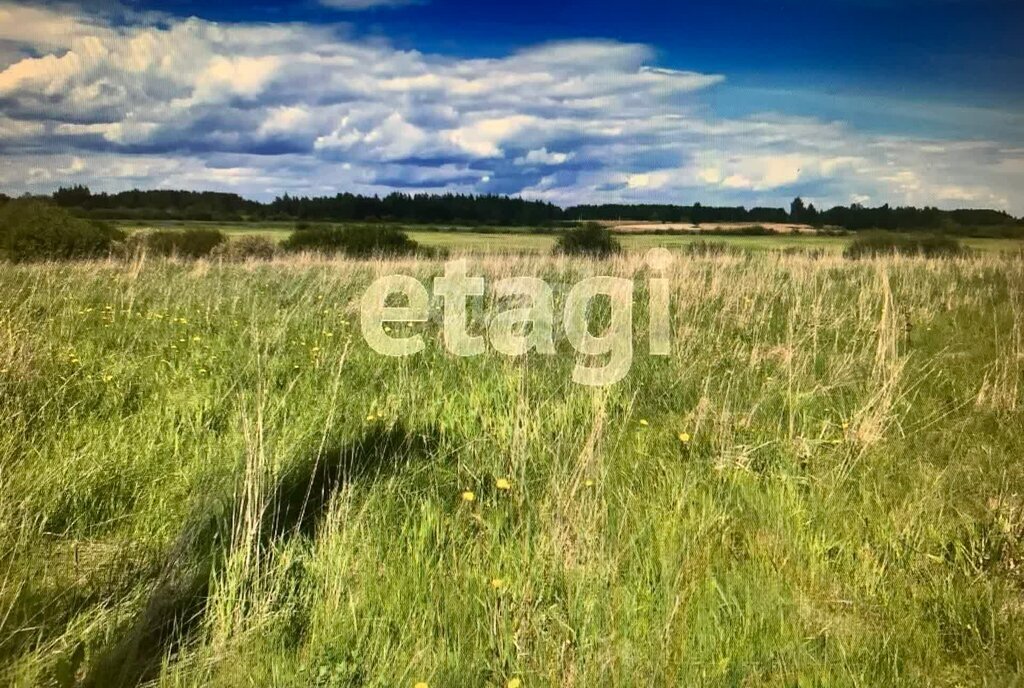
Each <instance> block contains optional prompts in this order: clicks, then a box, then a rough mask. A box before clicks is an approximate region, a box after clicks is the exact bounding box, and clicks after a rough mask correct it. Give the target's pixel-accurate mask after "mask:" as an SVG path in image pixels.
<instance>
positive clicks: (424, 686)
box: [320, 296, 430, 688]
mask: <svg viewBox="0 0 1024 688" xmlns="http://www.w3.org/2000/svg"><path fill="white" fill-rule="evenodd" d="M320 298H323V297H322V296H321V297H320ZM412 688H430V686H428V685H427V682H426V681H420V682H418V683H417V684H416V685H415V686H413V687H412Z"/></svg>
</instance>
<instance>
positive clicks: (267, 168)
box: [0, 0, 1024, 215]
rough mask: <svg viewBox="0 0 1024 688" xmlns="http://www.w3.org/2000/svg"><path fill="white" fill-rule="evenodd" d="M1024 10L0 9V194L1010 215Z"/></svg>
mask: <svg viewBox="0 0 1024 688" xmlns="http://www.w3.org/2000/svg"><path fill="white" fill-rule="evenodd" d="M1022 29H1024V3H1020V2H1014V1H1012V0H1008V1H1003V0H992V1H988V2H986V1H984V0H981V1H977V0H976V1H973V2H968V1H958V0H903V1H896V2H883V1H882V0H819V2H814V3H810V2H797V1H795V0H782V1H779V0H776V1H774V2H770V1H768V0H745V1H743V2H734V3H724V2H703V1H702V2H679V3H665V2H650V1H649V0H634V1H633V2H629V3H624V2H615V3H583V2H536V1H534V0H524V1H521V2H517V3H481V2H464V1H461V0H421V1H419V2H412V3H404V2H401V0H322V1H321V2H317V0H304V1H302V2H293V3H277V4H275V3H230V2H228V3H224V2H220V3H210V2H193V1H192V0H169V1H166V2H153V3H141V2H129V3H125V4H117V3H114V2H109V1H106V0H104V1H103V2H92V3H83V4H77V5H75V4H52V3H47V4H40V3H33V4H17V3H9V2H3V1H0V155H3V157H4V159H5V162H6V163H7V164H6V165H5V166H4V168H5V169H4V171H3V172H0V188H2V190H4V191H5V192H7V193H19V192H21V191H46V190H49V189H52V188H54V187H56V186H59V185H61V184H68V183H87V184H89V185H90V186H92V187H93V188H96V189H109V190H117V189H121V188H129V187H132V186H143V187H175V188H178V187H183V188H210V189H219V190H230V191H237V192H239V193H242V194H244V195H247V196H251V197H257V198H268V197H272V196H274V195H276V194H279V193H283V192H285V191H288V192H290V193H306V194H320V193H334V192H337V191H355V192H361V193H386V192H387V191H390V190H393V189H401V190H425V191H442V190H453V191H462V192H481V193H482V192H496V193H509V194H521V195H524V196H528V197H535V198H544V199H548V200H552V201H554V202H557V203H559V204H562V205H567V204H571V203H575V202H598V201H616V202H618V201H626V202H677V203H691V202H693V201H701V202H704V203H729V204H743V205H748V206H749V205H761V204H767V205H785V204H786V203H787V202H788V199H790V198H792V196H794V195H796V194H800V195H803V196H805V197H807V198H810V199H812V200H814V201H815V202H816V203H817V204H819V205H832V204H836V203H850V202H862V203H870V204H881V203H884V202H889V203H893V204H905V203H913V204H917V205H922V204H935V205H939V206H942V207H965V206H973V207H977V206H988V207H999V208H1005V209H1008V210H1010V211H1011V212H1014V213H1015V214H1018V215H1020V214H1024V198H1022V197H1021V194H1020V191H1019V190H1020V189H1022V188H1024V76H1022V75H1024V47H1022V41H1021V40H1020V35H1021V31H1022Z"/></svg>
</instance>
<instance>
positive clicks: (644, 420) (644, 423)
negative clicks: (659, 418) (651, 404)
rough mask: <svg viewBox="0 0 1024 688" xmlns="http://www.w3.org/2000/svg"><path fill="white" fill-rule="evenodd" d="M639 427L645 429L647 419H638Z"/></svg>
mask: <svg viewBox="0 0 1024 688" xmlns="http://www.w3.org/2000/svg"><path fill="white" fill-rule="evenodd" d="M640 425H642V426H644V427H645V428H646V427H647V419H646V418H641V419H640Z"/></svg>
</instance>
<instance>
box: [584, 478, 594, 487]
mask: <svg viewBox="0 0 1024 688" xmlns="http://www.w3.org/2000/svg"><path fill="white" fill-rule="evenodd" d="M583 484H584V485H586V486H587V487H593V486H594V481H593V480H585V481H584V482H583Z"/></svg>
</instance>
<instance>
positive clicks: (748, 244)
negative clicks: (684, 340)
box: [122, 222, 1024, 254]
mask: <svg viewBox="0 0 1024 688" xmlns="http://www.w3.org/2000/svg"><path fill="white" fill-rule="evenodd" d="M122 226H123V227H124V228H125V229H127V230H129V231H135V230H138V229H147V228H151V227H159V228H173V229H186V228H189V227H208V228H211V229H219V230H221V231H223V232H224V233H226V234H228V235H237V236H243V235H257V236H266V237H269V238H271V239H274V240H275V241H284V240H285V239H286V238H287V237H288V235H289V234H290V233H291V232H292V230H293V229H294V227H295V224H294V223H291V222H278V223H269V222H268V223H242V222H239V223H216V222H161V223H136V222H125V223H122ZM657 226H660V225H657ZM745 226H749V225H745ZM403 229H405V230H406V232H407V233H408V235H409V236H410V237H411V238H412V239H415V240H416V241H418V242H420V243H421V244H423V245H424V246H432V247H437V248H446V249H451V250H454V251H472V252H485V253H494V252H514V253H550V252H551V249H552V248H553V247H554V245H555V235H554V234H551V233H546V234H539V233H533V232H531V231H530V230H529V229H528V228H525V227H520V228H507V227H504V228H502V227H491V228H487V231H479V230H478V231H474V230H473V229H471V228H462V229H457V230H451V229H446V228H440V227H435V228H421V227H416V226H409V227H404V228H403ZM618 239H619V241H620V242H621V243H622V246H623V247H624V248H625V249H627V250H647V249H650V248H654V247H657V246H661V247H665V248H668V249H672V250H678V249H683V248H685V247H686V246H688V245H689V244H692V243H694V242H697V241H705V242H706V241H714V242H722V243H725V244H727V245H729V246H731V247H735V248H739V249H743V250H749V251H770V250H786V249H806V250H812V251H814V250H822V251H824V252H826V253H834V254H839V253H842V250H843V248H844V247H845V246H846V245H847V244H849V243H850V242H851V241H852V240H853V236H838V237H837V236H813V235H807V234H800V235H791V234H779V235H777V236H723V235H709V236H706V237H702V236H693V235H682V234H664V233H662V234H659V233H649V234H642V233H638V232H630V233H625V234H621V235H619V236H618ZM961 241H962V243H963V244H964V245H965V246H969V247H971V248H973V249H975V250H978V251H984V252H989V251H993V252H1007V251H1009V252H1018V251H1021V250H1022V249H1024V240H1021V239H975V238H968V239H961Z"/></svg>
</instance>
